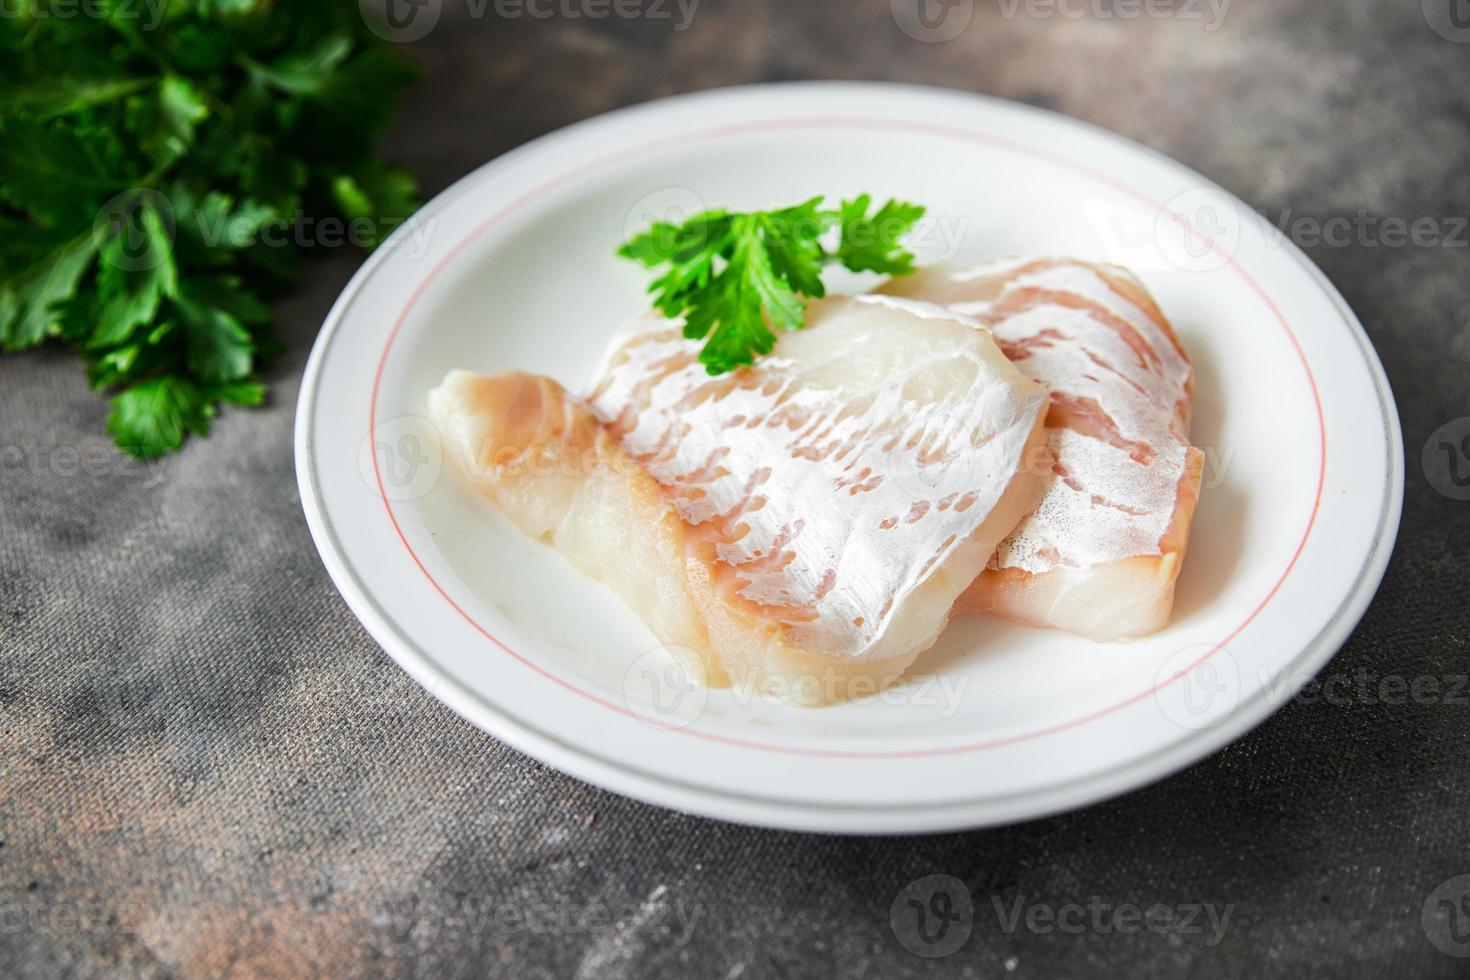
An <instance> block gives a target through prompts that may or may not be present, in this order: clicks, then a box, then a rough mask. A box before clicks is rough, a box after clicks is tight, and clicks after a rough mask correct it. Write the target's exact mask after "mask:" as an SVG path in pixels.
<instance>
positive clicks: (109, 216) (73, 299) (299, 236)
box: [0, 0, 417, 458]
mask: <svg viewBox="0 0 1470 980" xmlns="http://www.w3.org/2000/svg"><path fill="white" fill-rule="evenodd" d="M37 9H38V8H37ZM15 14H16V15H15V16H13V17H4V18H0V56H3V60H4V62H5V72H4V73H3V76H4V77H3V78H0V349H3V350H6V351H12V350H20V349H23V348H27V347H32V346H35V345H37V344H40V343H43V342H46V341H48V340H51V341H57V342H61V343H67V344H70V345H71V346H73V347H74V348H75V349H76V351H77V353H78V355H79V356H80V358H81V361H82V363H83V365H84V367H85V369H86V373H87V378H88V380H89V381H90V382H91V384H92V385H93V386H94V387H96V388H97V389H99V390H106V391H108V392H109V393H110V394H111V396H112V399H111V400H112V410H111V413H110V414H109V415H108V419H107V429H108V431H109V432H110V433H112V435H113V437H114V439H115V440H116V442H117V444H118V445H119V447H120V448H122V449H123V450H124V451H126V452H129V453H132V454H133V455H136V456H140V457H144V458H149V457H154V456H159V455H162V454H163V453H166V452H169V451H172V450H174V449H177V448H178V447H179V446H180V445H181V444H182V442H183V441H184V439H185V438H187V436H188V435H190V434H195V435H203V434H204V433H206V432H207V431H208V429H209V426H210V422H211V420H212V419H213V418H214V416H215V414H216V412H217V411H218V409H219V407H220V406H221V405H225V404H234V405H258V404H260V403H261V401H262V400H263V399H264V396H265V389H264V387H263V386H262V385H261V383H260V380H259V377H258V375H257V371H258V369H259V366H260V364H261V363H262V361H263V360H264V359H265V358H266V357H268V356H269V355H270V354H271V353H272V352H273V351H274V350H275V349H276V348H277V347H278V344H277V343H276V341H275V340H274V338H273V337H272V335H271V329H270V328H271V315H270V310H269V307H268V306H267V304H266V300H267V299H268V298H269V297H271V296H272V295H274V294H275V293H277V292H278V291H280V290H281V289H283V288H284V287H285V286H287V285H289V284H290V283H291V282H293V281H294V280H295V279H296V278H297V276H298V271H299V267H300V264H301V263H300V259H301V256H302V253H303V252H304V251H305V250H306V249H308V248H314V247H318V246H320V247H332V246H333V245H334V244H335V243H337V242H340V241H347V242H351V243H354V244H359V245H362V246H363V247H367V248H371V247H373V246H375V245H376V244H378V242H379V241H381V239H382V238H383V237H384V236H385V235H386V234H387V232H388V231H391V230H392V228H393V227H396V225H397V224H399V223H401V222H402V221H403V220H404V219H406V218H407V217H408V215H409V214H410V213H411V212H412V211H413V210H414V208H415V207H416V206H417V199H416V194H417V189H416V187H415V184H414V182H413V179H412V178H411V177H409V176H408V175H407V174H406V173H405V172H403V171H401V170H398V169H395V168H393V167H391V166H389V165H388V164H386V163H385V162H384V161H383V160H382V159H380V158H379V156H378V154H377V153H376V150H375V145H376V142H377V139H378V137H379V136H380V135H381V133H382V131H383V129H384V128H385V127H386V126H387V124H388V123H389V121H390V120H391V118H392V116H393V114H394V112H395V111H396V106H397V104H398V100H399V96H400V95H401V94H402V92H403V91H404V90H405V89H406V87H407V86H408V84H409V83H410V82H411V81H412V80H413V78H414V77H415V74H416V73H415V72H414V70H413V69H412V68H411V67H410V66H408V65H407V64H406V63H405V62H403V61H401V60H400V59H398V58H397V57H395V56H393V55H392V54H390V51H389V47H388V45H386V44H384V43H382V42H381V41H380V40H379V39H378V38H377V37H376V36H375V35H374V34H373V33H372V31H371V30H370V29H369V28H368V26H367V25H366V23H365V22H364V20H363V19H362V17H361V15H360V12H359V11H358V10H357V9H356V7H355V6H354V5H351V4H347V5H341V4H323V3H319V2H316V0H173V2H171V3H170V4H169V5H168V9H167V10H166V11H162V10H161V9H160V10H159V11H153V10H151V9H147V8H144V7H142V6H137V7H134V6H129V5H122V4H115V3H103V4H101V5H100V6H99V7H98V13H97V16H95V17H73V18H62V17H55V16H51V17H47V16H44V15H43V13H36V12H33V5H31V4H30V3H28V2H24V0H23V2H22V3H21V4H20V5H19V6H18V7H17V10H16V11H15ZM328 222H334V223H335V226H331V225H328V224H327V223H328ZM329 229H330V230H329Z"/></svg>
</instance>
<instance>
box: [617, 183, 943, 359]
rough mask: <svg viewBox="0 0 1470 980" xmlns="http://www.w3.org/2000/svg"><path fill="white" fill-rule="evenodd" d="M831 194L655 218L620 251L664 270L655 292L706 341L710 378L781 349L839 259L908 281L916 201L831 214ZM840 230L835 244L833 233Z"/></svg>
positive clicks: (865, 202) (919, 213) (866, 202)
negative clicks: (771, 206) (762, 207)
mask: <svg viewBox="0 0 1470 980" xmlns="http://www.w3.org/2000/svg"><path fill="white" fill-rule="evenodd" d="M823 200H824V198H822V197H814V198H812V199H811V200H809V201H804V202H803V203H801V204H797V205H794V206H793V207H789V208H781V209H779V210H775V211H750V212H741V213H735V212H729V211H724V210H718V209H717V210H712V211H705V212H703V213H701V214H696V215H694V216H693V217H691V218H689V219H688V220H686V221H684V222H682V223H680V224H674V223H672V222H666V221H655V222H654V223H653V224H652V226H651V227H649V229H648V230H647V231H645V232H643V233H641V234H639V235H637V236H635V237H633V238H631V239H629V240H628V241H627V242H625V243H624V244H623V246H622V247H621V248H620V249H618V254H619V255H621V256H623V257H624V258H628V259H633V260H635V261H637V262H641V263H642V264H643V265H644V266H645V267H647V268H650V269H657V268H660V267H664V271H663V273H662V274H661V275H660V276H659V277H658V278H657V279H655V280H654V281H653V284H652V285H651V286H649V289H648V291H649V292H650V293H652V294H654V301H653V305H654V307H655V308H657V309H658V310H659V312H661V313H663V314H664V315H665V316H667V317H670V318H679V317H682V318H683V320H684V336H686V337H689V338H691V339H694V340H699V339H703V340H704V347H703V348H702V349H701V350H700V353H699V359H700V361H701V362H702V363H703V364H704V366H705V369H706V370H708V371H709V373H710V374H723V373H724V372H726V371H731V370H734V369H735V368H737V367H740V366H741V365H744V364H751V363H753V362H754V360H755V358H756V357H757V356H759V355H762V354H769V353H770V352H771V349H772V348H773V347H774V346H775V345H776V333H775V331H777V330H800V329H801V328H802V327H803V326H804V325H805V322H806V314H805V305H804V303H803V302H802V297H804V296H806V297H812V298H820V297H821V296H823V295H825V294H826V289H825V287H824V286H823V285H822V269H823V268H825V267H826V266H827V265H829V264H831V263H833V262H837V263H840V264H842V265H844V266H846V267H847V268H848V269H851V270H852V271H854V272H878V273H883V274H886V275H906V274H908V273H910V272H913V271H914V256H913V254H912V253H911V252H909V251H908V250H907V249H905V248H904V246H903V244H902V241H901V240H902V239H903V237H904V236H905V235H906V234H908V233H909V231H910V230H912V228H913V226H914V223H915V222H917V221H918V220H919V219H920V218H921V217H923V215H924V209H923V208H922V207H920V206H918V205H916V204H906V203H904V202H902V201H889V202H888V203H887V204H885V205H883V206H882V207H881V208H879V209H878V210H877V211H876V212H873V213H871V214H870V213H869V210H870V208H871V206H872V198H871V196H870V195H867V194H863V195H860V196H858V197H856V198H853V199H852V200H850V201H843V202H842V206H841V207H840V208H836V209H824V208H823V207H822V206H821V205H822V201H823ZM833 228H837V229H839V230H838V232H837V235H836V241H835V243H834V244H832V245H831V246H830V247H828V246H827V245H824V244H823V240H824V239H825V238H828V237H830V236H829V235H828V232H829V231H831V230H832V229H833Z"/></svg>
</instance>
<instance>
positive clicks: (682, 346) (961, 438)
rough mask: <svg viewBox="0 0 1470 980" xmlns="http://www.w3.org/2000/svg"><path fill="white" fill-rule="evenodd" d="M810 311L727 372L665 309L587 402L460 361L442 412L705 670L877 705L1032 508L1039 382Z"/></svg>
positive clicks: (1040, 443) (469, 446)
mask: <svg viewBox="0 0 1470 980" xmlns="http://www.w3.org/2000/svg"><path fill="white" fill-rule="evenodd" d="M807 321H808V325H807V328H806V329H805V330H802V331H800V332H796V333H783V334H782V335H781V337H780V339H779V341H778V343H777V345H776V348H775V350H774V352H773V353H772V354H770V355H768V356H766V357H764V358H761V359H760V360H759V362H758V363H757V364H756V365H755V366H754V367H752V368H747V369H744V370H741V371H737V372H734V373H732V374H727V375H723V376H720V377H713V378H712V377H710V376H709V375H708V374H707V373H706V372H705V370H704V368H703V366H702V365H701V364H699V362H698V359H697V358H698V353H699V346H700V345H699V343H698V342H697V341H690V340H686V339H684V338H683V337H682V336H681V335H680V325H679V324H678V323H676V322H670V321H668V320H664V319H662V318H660V317H657V316H655V315H651V314H650V315H649V316H647V317H644V318H642V319H639V320H637V321H635V322H634V323H633V324H631V325H630V326H629V327H627V328H626V329H625V330H624V331H623V332H622V333H621V334H620V335H619V336H618V337H617V338H616V339H615V340H614V344H613V347H612V349H611V350H610V351H609V353H608V356H607V358H606V359H605V369H604V371H603V373H602V375H601V377H600V379H599V381H598V382H597V384H596V389H595V391H594V393H593V395H592V396H591V398H590V399H588V400H586V401H583V400H580V399H577V398H574V397H572V396H570V395H568V394H567V393H566V392H565V391H564V390H562V389H561V387H560V386H559V385H557V384H556V383H555V382H553V381H550V380H549V379H546V378H539V377H535V376H531V375H525V374H502V375H493V376H488V377H485V376H475V375H471V374H468V373H465V372H459V371H456V372H453V373H451V374H450V375H449V376H448V377H447V378H446V379H445V381H444V383H443V384H442V385H441V386H440V387H439V388H437V389H436V390H435V391H434V392H433V393H432V394H431V395H430V399H429V401H430V407H431V411H432V413H433V415H434V417H435V420H436V423H437V425H438V426H439V429H440V432H441V435H442V436H443V437H444V439H445V441H446V446H447V447H448V449H449V451H450V453H451V455H452V456H453V457H455V458H456V459H458V460H459V462H460V464H461V465H462V467H463V468H464V470H465V472H466V473H467V474H468V475H469V477H470V479H471V480H472V482H473V483H474V484H475V485H476V486H477V487H478V488H479V489H480V490H482V491H483V492H484V493H485V494H487V495H488V496H489V497H491V498H492V499H493V500H494V501H495V502H496V503H497V504H499V506H500V507H501V509H502V510H503V511H504V512H505V513H506V514H507V515H508V516H509V517H510V518H511V519H512V520H513V521H514V522H515V523H516V524H517V525H519V526H520V528H521V529H522V530H524V531H525V532H526V533H527V534H530V535H533V536H535V537H538V538H543V539H545V540H547V541H549V542H550V543H551V544H552V545H553V546H554V547H556V548H557V549H558V550H559V551H560V552H561V553H562V554H563V555H565V556H566V557H567V559H568V560H570V561H571V562H572V564H574V565H575V566H576V567H578V568H579V569H581V570H582V571H584V572H586V573H587V574H588V575H591V576H594V577H596V578H598V579H600V580H602V581H603V582H605V583H606V584H608V585H610V586H611V587H612V588H613V589H614V590H615V591H616V592H617V593H618V594H619V595H620V596H621V597H622V598H623V600H624V601H625V602H626V603H627V604H628V605H629V606H630V607H631V608H632V609H633V610H634V611H635V612H637V613H638V614H639V615H640V616H641V617H642V618H643V620H644V621H645V622H646V623H647V624H648V626H649V627H650V629H651V630H652V631H653V633H654V634H655V635H656V636H657V637H658V638H659V640H660V642H661V643H663V644H664V645H665V646H666V647H667V648H668V649H669V650H670V652H671V653H672V654H673V655H674V656H676V657H677V658H679V659H680V660H681V661H682V664H683V666H684V668H685V669H686V670H687V671H689V672H690V673H691V675H692V676H694V677H695V678H697V679H700V680H703V681H704V682H706V683H709V684H716V685H718V684H725V683H734V684H736V685H739V686H740V687H742V688H744V689H747V690H755V691H762V692H768V693H772V694H775V695H776V696H778V697H782V698H784V699H786V700H788V701H791V702H793V703H798V704H823V703H827V702H831V701H838V700H843V699H845V698H848V697H853V696H860V695H863V694H870V693H873V692H874V691H876V690H878V689H880V688H881V687H882V686H884V685H886V684H888V683H891V682H892V681H893V680H894V679H896V678H897V677H898V676H899V675H900V674H901V673H902V672H903V671H904V670H905V669H906V668H908V666H909V665H910V664H911V663H912V662H913V661H914V659H915V658H916V657H917V656H918V655H919V654H920V653H921V652H923V651H924V650H926V649H928V647H930V646H931V645H932V644H933V643H934V641H935V639H936V638H937V637H938V635H939V632H940V630H942V629H943V627H944V625H945V623H946V621H947V619H948V617H949V613H950V610H951V608H952V607H953V606H954V603H955V600H956V599H957V598H958V597H959V596H960V594H961V593H962V592H963V591H964V590H965V588H966V587H967V586H969V584H970V583H971V582H972V581H973V580H974V578H975V576H976V575H977V574H978V573H979V572H980V570H981V569H982V568H983V567H984V565H985V562H986V559H987V558H988V557H989V556H990V555H991V554H992V553H993V552H994V550H995V548H996V545H997V544H998V543H999V542H1000V540H1001V539H1002V538H1003V537H1004V536H1005V535H1006V534H1007V533H1008V532H1009V531H1010V530H1011V528H1013V527H1014V526H1015V524H1016V522H1017V521H1018V520H1019V519H1020V518H1021V517H1022V515H1024V514H1025V513H1026V512H1027V511H1028V510H1030V509H1031V508H1032V507H1033V506H1034V505H1035V503H1036V501H1037V499H1038V498H1039V496H1040V493H1041V490H1042V486H1043V484H1044V476H1042V475H1039V474H1038V473H1037V472H1034V471H1037V470H1040V471H1043V472H1044V471H1046V470H1047V466H1046V461H1045V460H1044V456H1045V446H1044V442H1045V428H1044V416H1045V412H1046V401H1047V399H1046V391H1045V388H1044V387H1043V386H1041V385H1039V384H1037V383H1035V382H1034V381H1032V380H1031V379H1029V378H1027V377H1025V376H1024V375H1023V374H1022V373H1021V372H1019V371H1017V370H1016V369H1015V368H1014V367H1013V366H1012V365H1011V364H1010V362H1009V361H1007V360H1006V358H1005V356H1004V355H1003V354H1002V353H1001V351H1000V349H999V348H998V347H997V346H996V345H995V343H994V342H993V341H992V340H991V338H990V336H989V334H988V333H986V332H985V331H984V330H983V329H979V328H978V325H977V324H976V323H974V322H973V321H969V320H966V319H964V318H960V317H955V316H954V315H952V314H948V313H945V312H944V311H942V310H939V309H938V308H937V307H926V306H924V305H921V304H913V303H907V302H905V301H901V300H894V299H889V298H885V297H860V298H846V299H831V300H825V301H821V302H818V303H814V304H812V305H811V306H810V307H809V309H808V313H807ZM1038 459H1040V462H1038ZM1028 461H1029V462H1030V463H1031V466H1030V468H1029V469H1030V471H1028V469H1027V467H1026V466H1025V465H1024V464H1026V463H1027V462H1028Z"/></svg>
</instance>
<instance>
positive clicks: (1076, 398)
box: [882, 258, 1204, 640]
mask: <svg viewBox="0 0 1470 980" xmlns="http://www.w3.org/2000/svg"><path fill="white" fill-rule="evenodd" d="M882 291H883V292H884V293H888V294H891V295H898V296H906V297H913V298H919V299H923V300H927V301H930V302H934V303H938V304H942V305H943V306H945V307H947V308H949V309H952V310H955V311H956V312H961V313H964V314H967V315H969V316H973V317H974V318H976V319H978V320H980V321H982V322H983V323H985V324H986V326H988V327H989V328H990V330H991V331H992V332H993V334H994V336H995V338H996V340H997V341H998V342H999V343H1000V345H1001V349H1002V350H1004V351H1005V353H1006V356H1008V357H1009V358H1011V360H1012V361H1013V362H1015V364H1016V366H1017V367H1019V368H1020V369H1021V370H1022V371H1024V372H1025V373H1026V374H1028V375H1030V376H1031V377H1033V378H1035V379H1037V380H1038V381H1041V382H1044V383H1045V384H1046V385H1047V386H1048V387H1049V388H1050V389H1051V408H1050V411H1049V413H1048V416H1047V423H1046V424H1047V428H1048V433H1047V434H1048V442H1049V446H1050V448H1051V451H1052V453H1053V455H1054V457H1055V464H1054V472H1053V474H1052V477H1051V480H1050V484H1049V486H1048V488H1047V492H1046V496H1045V497H1044V498H1043V499H1042V501H1041V503H1040V504H1039V505H1038V506H1037V508H1036V510H1035V511H1034V512H1032V513H1031V514H1030V515H1028V516H1027V517H1026V519H1025V520H1024V521H1022V522H1021V524H1020V525H1019V526H1018V527H1017V528H1016V529H1015V531H1014V532H1013V533H1012V534H1011V535H1010V536H1009V537H1007V538H1006V539H1005V541H1003V542H1002V543H1001V545H1000V547H999V548H998V549H997V550H996V553H995V555H994V557H993V558H992V559H991V560H990V562H989V563H988V566H987V568H986V569H985V571H984V572H982V573H981V574H980V576H979V577H978V578H977V579H976V580H975V584H974V585H973V586H972V587H971V588H970V590H969V591H968V592H967V593H966V594H965V596H964V597H963V598H962V600H961V603H960V607H959V608H960V609H961V610H962V611H976V612H986V613H991V614H994V615H998V616H1003V617H1006V618H1008V619H1014V620H1017V621H1019V622H1023V623H1030V624H1034V625H1041V626H1054V627H1058V628H1060V629H1066V630H1071V631H1073V632H1077V633H1082V634H1085V635H1087V636H1090V637H1093V638H1094V639H1099V640H1121V639H1130V638H1134V637H1138V636H1142V635H1145V634H1148V633H1152V632H1154V631H1156V630H1159V629H1161V628H1163V627H1164V626H1165V625H1166V624H1167V623H1168V621H1169V615H1170V613H1171V611H1172V609H1173V605H1174V583H1175V579H1176V578H1177V577H1178V575H1179V569H1180V565H1181V563H1182V561H1183V559H1184V550H1185V544H1186V542H1187V541H1188V538H1189V526H1190V522H1191V520H1192V519H1193V516H1194V508H1195V504H1196V502H1197V501H1198V499H1199V486H1200V474H1201V470H1202V466H1203V459H1204V457H1203V456H1202V454H1201V453H1200V452H1199V450H1197V449H1195V448H1193V447H1192V446H1190V444H1189V415H1190V403H1191V398H1192V394H1193V377H1192V372H1191V369H1190V364H1189V358H1188V357H1187V356H1186V355H1185V353H1184V347H1183V345H1182V344H1181V343H1180V342H1179V337H1178V336H1177V335H1176V334H1175V332H1174V330H1173V328H1172V327H1171V326H1170V325H1169V321H1168V320H1167V319H1165V317H1164V314H1163V313H1162V312H1161V311H1160V310H1159V307H1158V305H1157V304H1156V303H1155V302H1154V301H1153V299H1152V298H1151V297H1150V296H1149V294H1148V291H1147V290H1145V289H1144V287H1143V284H1142V283H1140V282H1139V281H1138V280H1137V279H1136V278H1134V276H1133V275H1132V274H1131V273H1129V272H1128V271H1126V270H1124V269H1121V268H1118V267H1116V266H1106V265H1095V264H1091V263H1087V262H1081V261H1077V260H1073V259H1019V258H1016V259H1002V260H998V261H994V262H989V263H984V264H982V265H978V266H974V267H971V268H954V267H945V266H937V267H931V268H929V269H924V270H921V271H920V272H919V273H917V274H916V275H913V276H910V277H906V278H903V279H897V280H894V281H892V282H890V283H889V284H887V285H885V286H884V287H883V290H882Z"/></svg>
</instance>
